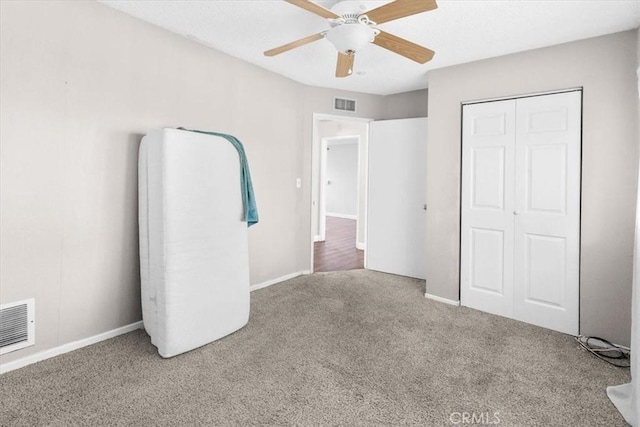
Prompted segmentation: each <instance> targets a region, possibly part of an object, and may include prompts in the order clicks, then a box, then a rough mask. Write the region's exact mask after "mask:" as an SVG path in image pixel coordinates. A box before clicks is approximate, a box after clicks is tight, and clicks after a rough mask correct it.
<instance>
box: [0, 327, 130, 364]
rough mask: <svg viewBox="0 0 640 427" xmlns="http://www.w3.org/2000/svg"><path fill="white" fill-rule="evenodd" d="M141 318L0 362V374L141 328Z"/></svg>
mask: <svg viewBox="0 0 640 427" xmlns="http://www.w3.org/2000/svg"><path fill="white" fill-rule="evenodd" d="M142 327H143V325H142V320H140V321H139V322H135V323H131V324H130V325H126V326H122V327H120V328H116V329H112V330H110V331H107V332H103V333H101V334H98V335H94V336H92V337H89V338H83V339H81V340H78V341H73V342H70V343H68V344H63V345H61V346H58V347H54V348H50V349H49V350H45V351H41V352H39V353H35V354H31V355H29V356H25V357H23V358H20V359H17V360H14V361H12V362H7V363H3V364H0V374H4V373H5V372H9V371H13V370H15V369H19V368H22V367H24V366H27V365H31V364H32V363H36V362H40V361H42V360H46V359H50V358H52V357H55V356H59V355H61V354H64V353H69V352H70V351H73V350H77V349H79V348H82V347H86V346H88V345H91V344H95V343H98V342H100V341H104V340H108V339H109V338H113V337H117V336H118V335H122V334H126V333H127V332H131V331H135V330H136V329H142Z"/></svg>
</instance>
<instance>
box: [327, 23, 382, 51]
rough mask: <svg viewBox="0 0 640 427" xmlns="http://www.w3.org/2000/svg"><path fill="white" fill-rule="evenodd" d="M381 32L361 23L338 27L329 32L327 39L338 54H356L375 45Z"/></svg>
mask: <svg viewBox="0 0 640 427" xmlns="http://www.w3.org/2000/svg"><path fill="white" fill-rule="evenodd" d="M378 34H380V31H379V30H376V29H375V28H371V27H369V26H367V25H363V24H360V23H357V24H342V25H337V26H335V27H333V28H331V29H330V30H328V31H327V33H326V35H325V37H326V38H327V40H329V41H330V42H331V44H332V45H333V46H335V48H336V50H337V51H338V52H342V53H355V52H358V51H359V50H360V49H362V48H363V47H365V46H367V45H368V44H369V43H373V40H374V39H375V37H376V36H377V35H378Z"/></svg>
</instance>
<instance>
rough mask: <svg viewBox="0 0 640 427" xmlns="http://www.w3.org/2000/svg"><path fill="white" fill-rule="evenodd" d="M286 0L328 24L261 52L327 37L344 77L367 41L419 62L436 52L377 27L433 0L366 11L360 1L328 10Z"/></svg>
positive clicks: (429, 6)
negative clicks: (336, 52)
mask: <svg viewBox="0 0 640 427" xmlns="http://www.w3.org/2000/svg"><path fill="white" fill-rule="evenodd" d="M285 1H287V2H288V3H291V4H293V5H295V6H298V7H300V8H302V9H305V10H307V11H309V12H311V13H314V14H316V15H318V16H321V17H323V18H325V19H327V20H329V24H330V26H331V28H329V29H328V30H326V31H323V32H321V33H319V34H314V35H312V36H308V37H305V38H303V39H300V40H296V41H294V42H291V43H287V44H285V45H282V46H279V47H277V48H274V49H270V50H267V51H266V52H264V54H265V55H266V56H275V55H279V54H281V53H284V52H287V51H289V50H291V49H295V48H297V47H300V46H304V45H305V44H308V43H311V42H314V41H316V40H320V39H322V38H326V39H327V40H329V42H331V44H332V45H333V46H334V47H335V48H336V50H337V51H338V63H337V66H336V77H347V76H350V75H351V74H353V62H354V57H355V53H356V52H358V51H359V50H360V49H362V48H364V47H366V46H367V45H369V44H375V45H377V46H380V47H383V48H385V49H387V50H389V51H391V52H394V53H397V54H399V55H402V56H404V57H405V58H408V59H411V60H412V61H415V62H418V63H420V64H424V63H426V62H428V61H430V60H431V59H432V58H433V55H434V54H435V52H433V51H432V50H430V49H427V48H426V47H422V46H420V45H417V44H415V43H412V42H410V41H408V40H405V39H402V38H400V37H397V36H394V35H392V34H389V33H385V32H384V31H381V30H379V29H378V28H377V25H378V24H381V23H384V22H389V21H393V20H395V19H399V18H404V17H406V16H411V15H415V14H417V13H421V12H427V11H429V10H433V9H435V8H437V7H438V5H437V4H436V1H435V0H395V1H393V2H390V3H387V4H384V5H382V6H380V7H377V8H375V9H372V10H370V11H366V10H365V9H366V8H365V6H364V5H362V4H361V3H359V2H357V1H349V0H347V1H341V2H339V3H336V4H335V5H334V6H333V7H332V8H331V10H329V9H325V8H323V7H322V6H319V5H317V4H315V3H313V2H311V1H309V0H285Z"/></svg>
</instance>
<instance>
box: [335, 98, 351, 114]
mask: <svg viewBox="0 0 640 427" xmlns="http://www.w3.org/2000/svg"><path fill="white" fill-rule="evenodd" d="M333 109H334V110H337V111H350V112H352V113H355V111H356V101H355V99H346V98H333Z"/></svg>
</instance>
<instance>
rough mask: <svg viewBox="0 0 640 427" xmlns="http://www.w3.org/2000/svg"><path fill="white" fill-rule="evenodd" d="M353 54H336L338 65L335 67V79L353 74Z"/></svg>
mask: <svg viewBox="0 0 640 427" xmlns="http://www.w3.org/2000/svg"><path fill="white" fill-rule="evenodd" d="M355 56H356V55H355V54H354V53H349V54H345V53H342V52H338V65H336V77H349V76H350V75H351V74H353V60H354V59H355Z"/></svg>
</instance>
